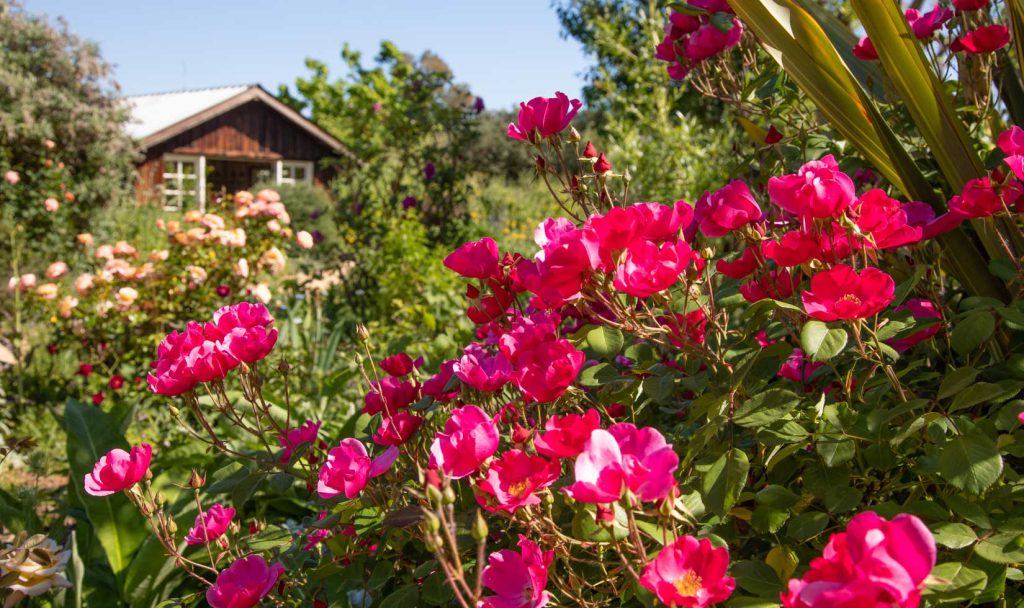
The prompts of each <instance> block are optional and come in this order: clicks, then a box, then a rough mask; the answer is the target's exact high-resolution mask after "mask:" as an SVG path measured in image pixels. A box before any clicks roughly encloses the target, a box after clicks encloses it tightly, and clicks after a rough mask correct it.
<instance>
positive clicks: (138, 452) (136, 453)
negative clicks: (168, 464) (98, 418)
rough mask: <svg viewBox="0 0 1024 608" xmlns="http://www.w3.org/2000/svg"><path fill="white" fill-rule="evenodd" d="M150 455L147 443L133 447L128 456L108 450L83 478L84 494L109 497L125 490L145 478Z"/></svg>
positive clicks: (122, 451)
mask: <svg viewBox="0 0 1024 608" xmlns="http://www.w3.org/2000/svg"><path fill="white" fill-rule="evenodd" d="M152 455H153V448H152V447H150V445H149V444H148V443H143V444H141V445H138V446H135V447H133V448H132V451H131V453H130V454H129V453H128V452H125V451H124V450H122V449H120V448H115V449H113V450H110V451H109V452H107V454H106V455H104V456H103V457H102V458H100V460H99V462H97V463H96V466H94V467H93V469H92V473H89V474H88V475H86V476H85V492H86V493H87V494H90V495H92V496H109V495H110V494H113V493H115V492H120V491H121V490H127V489H128V488H130V487H132V486H134V485H135V484H137V483H138V482H139V481H141V480H142V478H143V477H145V476H146V471H148V470H149V460H150V457H151V456H152Z"/></svg>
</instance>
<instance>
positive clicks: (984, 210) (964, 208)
mask: <svg viewBox="0 0 1024 608" xmlns="http://www.w3.org/2000/svg"><path fill="white" fill-rule="evenodd" d="M1022 195H1024V190H1022V187H1021V184H1020V182H1017V181H1016V180H1014V179H1012V178H1011V179H1010V181H1009V182H1008V183H1007V184H1005V185H1003V186H999V185H994V184H993V183H992V180H991V179H990V178H989V177H988V176H985V177H979V178H975V179H972V180H971V181H969V182H967V184H966V185H965V186H964V189H963V191H961V192H960V194H958V195H956V196H954V197H953V198H951V199H950V200H949V212H950V213H954V214H957V215H959V216H962V217H964V218H980V217H989V216H990V215H994V214H996V213H999V212H1000V211H1003V210H1004V208H1005V207H1013V206H1014V205H1015V204H1016V203H1017V202H1018V200H1019V199H1020V198H1021V196H1022ZM1004 206H1005V207H1004Z"/></svg>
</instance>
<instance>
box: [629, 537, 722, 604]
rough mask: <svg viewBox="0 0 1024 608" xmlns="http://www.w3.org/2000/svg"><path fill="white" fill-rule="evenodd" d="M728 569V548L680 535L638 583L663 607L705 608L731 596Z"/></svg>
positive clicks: (660, 554)
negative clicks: (649, 591)
mask: <svg viewBox="0 0 1024 608" xmlns="http://www.w3.org/2000/svg"><path fill="white" fill-rule="evenodd" d="M728 569H729V550H728V549H726V548H725V547H718V548H715V547H713V546H712V545H711V541H710V540H708V539H706V538H702V539H699V540H698V539H696V538H694V537H692V536H680V537H679V538H677V539H676V540H675V542H673V543H672V544H669V545H665V546H664V547H663V548H662V549H661V551H659V552H658V556H657V557H655V558H654V560H652V561H651V562H650V563H648V564H647V566H645V567H644V571H643V574H642V575H641V576H640V584H641V585H643V586H644V587H646V588H647V589H649V590H651V591H652V592H653V593H654V594H655V595H657V596H658V599H659V600H661V602H662V603H663V604H665V605H666V606H680V607H682V606H688V607H692V608H705V607H706V606H711V605H713V604H718V603H720V602H724V601H725V600H726V599H728V598H729V596H730V595H732V592H733V590H734V589H735V588H736V581H735V579H733V578H732V577H731V576H726V574H725V573H726V570H728Z"/></svg>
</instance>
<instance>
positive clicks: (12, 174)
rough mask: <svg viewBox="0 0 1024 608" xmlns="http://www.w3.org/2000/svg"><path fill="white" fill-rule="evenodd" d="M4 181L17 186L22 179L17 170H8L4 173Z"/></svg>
mask: <svg viewBox="0 0 1024 608" xmlns="http://www.w3.org/2000/svg"><path fill="white" fill-rule="evenodd" d="M4 181H5V182H7V183H8V184H10V185H12V186H17V185H18V182H20V181H21V176H20V175H18V172H17V171H8V172H7V173H4Z"/></svg>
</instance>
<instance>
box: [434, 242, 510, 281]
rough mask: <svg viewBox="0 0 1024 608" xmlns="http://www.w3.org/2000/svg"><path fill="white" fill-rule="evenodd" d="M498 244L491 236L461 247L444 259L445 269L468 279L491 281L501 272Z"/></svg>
mask: <svg viewBox="0 0 1024 608" xmlns="http://www.w3.org/2000/svg"><path fill="white" fill-rule="evenodd" d="M500 258H501V256H500V254H499V253H498V244H497V243H495V242H494V239H492V238H491V237H489V236H485V237H484V238H482V239H480V240H479V241H471V242H469V243H465V244H463V245H461V246H459V248H458V249H456V250H455V251H453V252H451V253H449V254H448V256H447V257H445V259H444V266H445V268H447V269H449V270H451V271H453V272H455V273H456V274H458V275H459V276H461V277H464V278H467V279H489V278H491V277H494V276H497V275H498V274H499V272H500V266H499V260H500Z"/></svg>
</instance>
